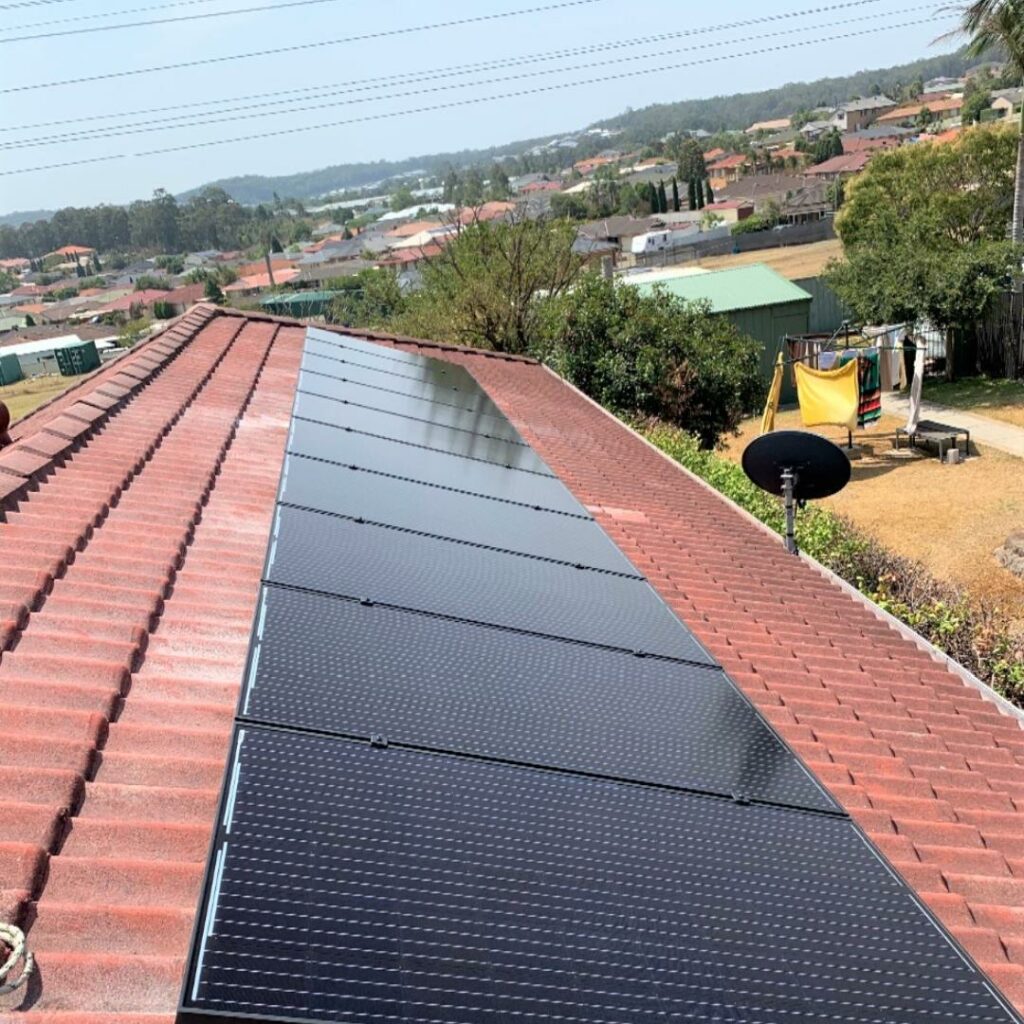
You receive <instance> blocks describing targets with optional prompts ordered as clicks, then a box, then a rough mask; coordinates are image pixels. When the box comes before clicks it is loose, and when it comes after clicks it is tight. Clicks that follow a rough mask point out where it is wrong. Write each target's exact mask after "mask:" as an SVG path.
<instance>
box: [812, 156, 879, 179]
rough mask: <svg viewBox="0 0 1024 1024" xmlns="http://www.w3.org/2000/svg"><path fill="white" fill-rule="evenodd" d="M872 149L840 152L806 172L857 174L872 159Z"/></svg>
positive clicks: (816, 173)
mask: <svg viewBox="0 0 1024 1024" xmlns="http://www.w3.org/2000/svg"><path fill="white" fill-rule="evenodd" d="M871 153H872V150H864V149H862V150H858V151H857V152H856V153H840V154H839V156H834V157H832V158H831V159H830V160H825V161H823V162H822V163H820V164H815V165H814V166H813V167H808V168H807V170H806V171H805V172H804V173H805V174H809V175H812V176H816V175H819V174H856V173H857V172H858V171H862V170H864V168H865V167H867V165H868V161H869V160H870V159H871Z"/></svg>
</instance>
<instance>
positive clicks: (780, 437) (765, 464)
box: [743, 430, 850, 554]
mask: <svg viewBox="0 0 1024 1024" xmlns="http://www.w3.org/2000/svg"><path fill="white" fill-rule="evenodd" d="M743 472H744V473H746V474H747V476H748V477H750V479H751V480H752V481H753V482H754V483H755V484H757V486H758V487H760V488H761V490H763V491H767V492H768V493H769V494H777V495H780V496H781V497H782V498H783V499H784V500H785V504H786V550H787V551H791V552H792V553H793V554H797V546H796V537H795V531H796V506H797V505H798V504H800V505H802V504H803V503H804V502H805V501H809V500H811V499H812V498H827V497H828V496H829V495H830V494H835V493H836V492H837V491H841V490H842V489H843V488H844V487H845V486H846V485H847V483H849V480H850V460H849V459H848V458H847V457H846V455H845V454H844V453H843V450H842V448H840V447H839V446H838V445H836V444H833V443H832V442H831V441H829V440H828V439H827V438H824V437H822V436H821V435H820V434H810V433H807V431H804V430H778V431H775V432H773V433H771V434H763V435H762V436H761V437H758V438H756V439H755V440H753V441H751V442H750V444H748V445H747V447H746V449H745V450H744V452H743Z"/></svg>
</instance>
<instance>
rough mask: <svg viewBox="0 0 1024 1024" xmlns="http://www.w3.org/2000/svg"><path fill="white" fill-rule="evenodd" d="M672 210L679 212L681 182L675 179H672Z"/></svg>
mask: <svg viewBox="0 0 1024 1024" xmlns="http://www.w3.org/2000/svg"><path fill="white" fill-rule="evenodd" d="M672 210H673V211H674V212H675V213H678V212H679V182H678V181H676V179H675V178H673V179H672Z"/></svg>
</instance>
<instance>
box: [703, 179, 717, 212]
mask: <svg viewBox="0 0 1024 1024" xmlns="http://www.w3.org/2000/svg"><path fill="white" fill-rule="evenodd" d="M704 195H705V196H706V197H707V201H708V206H710V205H711V204H712V203H713V202H714V201H715V193H714V191H713V190H712V188H711V179H710V178H705V179H704Z"/></svg>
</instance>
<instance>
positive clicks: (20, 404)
mask: <svg viewBox="0 0 1024 1024" xmlns="http://www.w3.org/2000/svg"><path fill="white" fill-rule="evenodd" d="M77 383H78V378H77V377H59V376H57V375H56V374H51V375H48V376H46V377H29V378H26V379H25V380H19V381H18V382H17V384H9V385H7V386H6V387H2V388H0V401H2V402H4V404H5V405H6V406H7V408H8V409H9V410H10V412H11V421H12V422H14V421H15V420H20V419H21V418H22V417H23V416H27V415H28V414H29V413H30V412H32V411H33V409H35V408H36V407H37V406H39V405H42V404H43V402H46V401H48V400H49V399H51V398H53V397H54V396H56V395H59V394H60V393H61V392H62V391H67V389H68V388H69V387H71V385H72V384H77Z"/></svg>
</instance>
